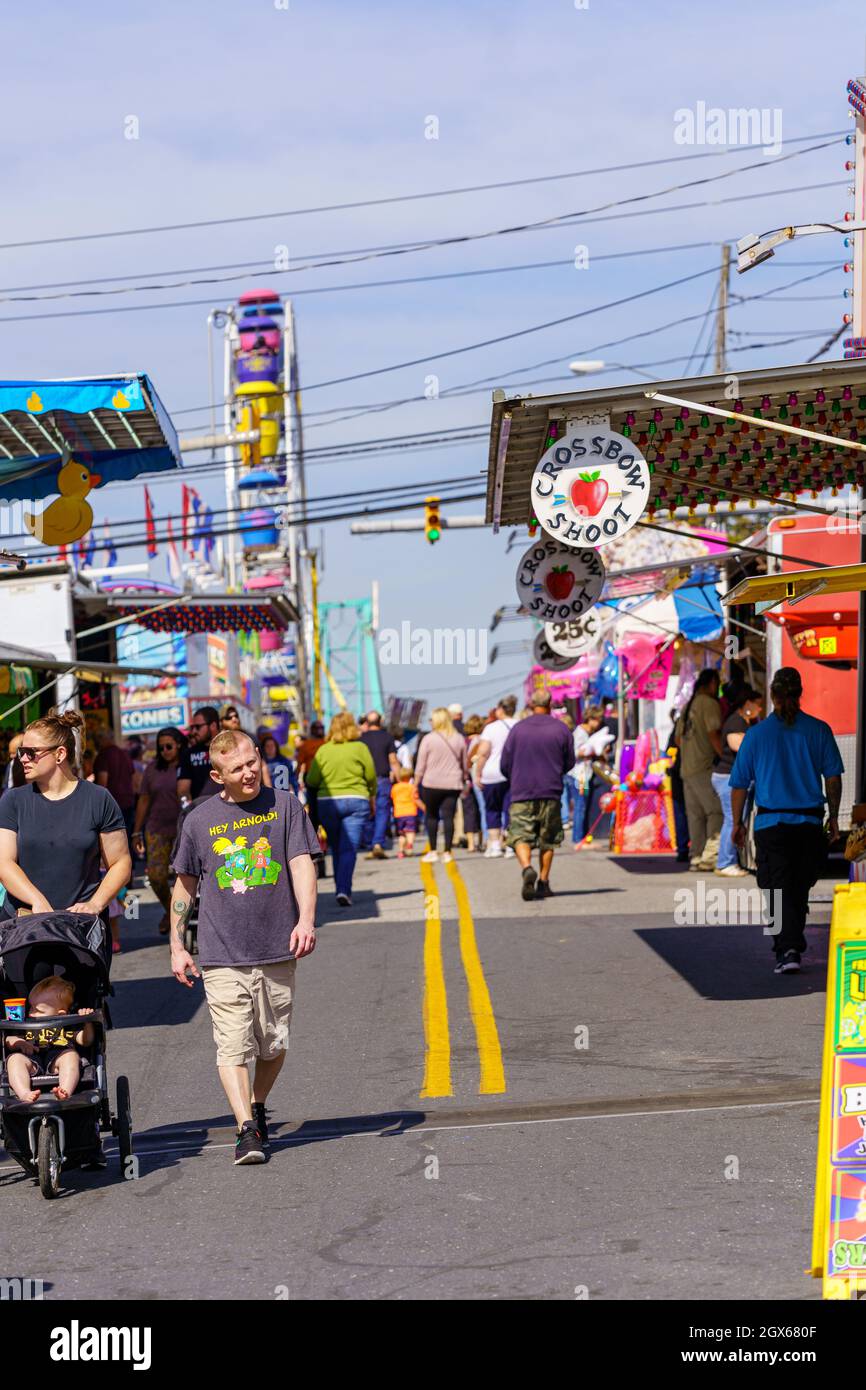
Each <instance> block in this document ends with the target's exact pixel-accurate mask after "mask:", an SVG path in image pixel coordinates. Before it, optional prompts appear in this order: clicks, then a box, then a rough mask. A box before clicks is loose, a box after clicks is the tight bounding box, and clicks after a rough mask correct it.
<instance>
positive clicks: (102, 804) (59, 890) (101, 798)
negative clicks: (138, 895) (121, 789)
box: [0, 709, 131, 920]
mask: <svg viewBox="0 0 866 1390" xmlns="http://www.w3.org/2000/svg"><path fill="white" fill-rule="evenodd" d="M83 728H84V720H83V718H82V717H81V715H80V714H78V713H77V712H76V711H75V710H68V711H66V712H65V713H61V712H60V711H59V710H56V709H53V710H50V711H49V713H48V714H47V715H45V716H44V717H43V718H41V719H37V720H35V721H34V722H33V723H32V724H29V725H28V726H27V728H26V729H25V731H24V737H23V738H22V740H21V744H20V747H19V748H18V753H17V756H18V759H19V761H20V763H21V766H22V768H23V770H24V779H25V781H24V785H23V786H21V787H13V788H12V789H11V790H10V791H7V792H4V794H3V796H2V797H0V883H2V884H3V887H4V888H5V889H6V892H7V894H8V897H7V899H6V903H7V906H8V909H9V910H10V911H12V912H16V911H18V912H51V911H55V912H62V911H67V912H80V913H86V914H88V915H89V916H97V915H98V916H102V915H104V914H105V913H106V911H107V908H108V904H109V902H110V901H111V899H112V898H113V897H114V896H115V894H116V893H117V891H118V889H120V888H122V887H123V886H124V884H125V883H126V882H127V880H128V878H129V874H130V870H131V861H130V855H129V842H128V840H127V835H126V823H125V821H124V818H123V814H122V812H121V810H120V807H119V806H118V805H117V802H116V801H115V800H114V797H113V796H112V795H111V793H110V792H109V791H108V789H107V788H106V787H100V786H98V785H97V784H96V783H95V782H87V781H84V780H82V778H81V774H80V770H79V769H80V767H81V733H82V730H83ZM102 861H104V862H105V864H106V866H107V871H106V873H105V875H104V877H103V876H101V875H100V865H101V862H102ZM106 920H107V919H106Z"/></svg>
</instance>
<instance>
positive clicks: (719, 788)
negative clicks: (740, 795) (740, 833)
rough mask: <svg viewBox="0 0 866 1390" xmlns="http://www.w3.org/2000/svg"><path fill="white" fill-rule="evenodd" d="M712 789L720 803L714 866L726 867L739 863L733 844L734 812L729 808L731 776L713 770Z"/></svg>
mask: <svg viewBox="0 0 866 1390" xmlns="http://www.w3.org/2000/svg"><path fill="white" fill-rule="evenodd" d="M712 783H713V791H714V792H715V793H716V796H717V797H718V798H719V800H720V801H721V803H722V815H723V816H724V820H723V821H722V830H721V839H720V840H719V857H718V860H717V864H716V867H717V868H719V869H727V868H728V866H729V865H731V864H737V863H739V860H738V858H737V848H736V845H735V844H734V838H733V837H734V813H733V811H732V810H731V785H730V783H731V776H730V773H727V772H714V773H713V775H712Z"/></svg>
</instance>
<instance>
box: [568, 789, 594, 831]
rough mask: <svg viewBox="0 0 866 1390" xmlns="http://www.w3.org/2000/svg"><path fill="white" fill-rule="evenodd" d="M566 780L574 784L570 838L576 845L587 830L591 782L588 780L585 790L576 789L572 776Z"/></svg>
mask: <svg viewBox="0 0 866 1390" xmlns="http://www.w3.org/2000/svg"><path fill="white" fill-rule="evenodd" d="M565 780H566V782H568V781H571V782H572V785H573V786H574V810H573V811H572V813H571V838H572V840H573V841H574V843H575V844H576V845H577V844H579V843H580V841H581V840H582V839H583V837H584V835H585V834H586V830H587V825H586V822H587V818H588V816H589V803H590V800H591V797H592V782H591V781H590V782H588V783H587V786H586V790H585V791H584V792H581V791H579V790H578V787H577V784H576V783H575V782H574V780H573V779H572V778H568V777H566V779H565Z"/></svg>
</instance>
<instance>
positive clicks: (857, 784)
mask: <svg viewBox="0 0 866 1390" xmlns="http://www.w3.org/2000/svg"><path fill="white" fill-rule="evenodd" d="M849 111H850V108H849ZM854 129H855V136H854V151H855V160H854V218H855V220H857V219H862V218H863V215H864V210H866V121H864V119H863V117H862V116H861V115H860V114H859V112H858V113H857V115H856V118H855V122H854ZM851 240H852V242H853V250H854V255H853V262H854V275H853V280H854V300H853V320H852V324H851V328H852V334H853V336H854V337H856V338H859V337H862V336H863V334H864V333H866V255H864V253H866V232H854V233H853V235H852V238H851ZM859 494H860V511H861V513H862V511H863V509H864V506H866V489H864V488H862V487H861V488H860V489H859ZM860 563H861V565H862V564H866V532H864V530H863V522H862V520H861V522H860ZM857 615H858V626H857V729H856V742H855V753H854V759H855V769H854V800H855V801H862V800H863V798H864V795H866V727H864V726H866V592H861V594H860V598H859V602H858V604H857Z"/></svg>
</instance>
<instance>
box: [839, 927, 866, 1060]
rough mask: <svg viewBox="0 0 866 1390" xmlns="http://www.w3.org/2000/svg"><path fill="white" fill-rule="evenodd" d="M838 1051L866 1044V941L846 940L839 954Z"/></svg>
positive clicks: (846, 1050) (854, 1048) (853, 1049)
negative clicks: (861, 942)
mask: <svg viewBox="0 0 866 1390" xmlns="http://www.w3.org/2000/svg"><path fill="white" fill-rule="evenodd" d="M834 1045H835V1047H836V1050H837V1052H853V1051H855V1050H858V1049H860V1048H864V1047H866V942H864V943H863V945H861V944H860V943H859V942H856V941H843V942H842V943H841V944H840V945H839V946H838V947H837V956H836V1020H835V1037H834Z"/></svg>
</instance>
